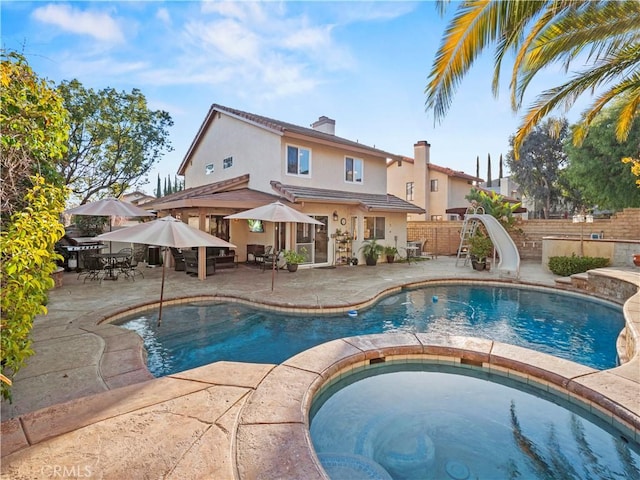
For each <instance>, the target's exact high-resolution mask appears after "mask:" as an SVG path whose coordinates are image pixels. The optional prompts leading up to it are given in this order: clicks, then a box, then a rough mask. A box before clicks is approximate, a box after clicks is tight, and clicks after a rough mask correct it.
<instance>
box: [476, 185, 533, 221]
mask: <svg viewBox="0 0 640 480" xmlns="http://www.w3.org/2000/svg"><path fill="white" fill-rule="evenodd" d="M465 198H466V199H467V200H469V202H471V203H475V204H477V205H479V206H481V207H482V208H483V209H484V213H486V214H487V215H491V216H492V217H495V219H496V220H498V221H499V222H500V223H501V224H502V226H503V227H504V228H506V229H509V228H511V227H513V226H514V225H515V223H516V218H515V217H514V216H513V212H515V211H516V210H517V209H518V208H520V205H521V204H520V203H511V202H509V201H508V200H505V199H504V197H503V196H502V195H500V194H499V193H497V192H494V191H491V192H489V193H487V192H483V191H482V190H478V189H476V188H472V189H471V191H470V192H469V194H468V195H466V196H465Z"/></svg>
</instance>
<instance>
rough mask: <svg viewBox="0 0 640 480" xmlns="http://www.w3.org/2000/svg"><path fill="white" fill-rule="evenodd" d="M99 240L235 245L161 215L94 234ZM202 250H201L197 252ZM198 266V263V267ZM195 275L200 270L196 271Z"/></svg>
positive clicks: (162, 290) (152, 243) (198, 245)
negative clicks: (146, 220)
mask: <svg viewBox="0 0 640 480" xmlns="http://www.w3.org/2000/svg"><path fill="white" fill-rule="evenodd" d="M96 238H97V239H99V240H113V241H120V242H132V243H142V244H146V245H158V246H160V247H174V248H190V247H225V248H237V247H236V246H235V245H234V244H232V243H229V242H227V241H225V240H223V239H221V238H218V237H214V236H213V235H209V234H208V233H206V232H203V231H202V230H198V229H197V228H193V227H190V226H189V225H187V224H186V223H184V222H182V221H180V220H178V219H176V218H173V217H172V216H167V217H162V218H159V219H157V220H153V221H151V222H146V223H141V224H139V225H134V226H132V227H126V228H123V229H121V230H117V231H115V232H109V233H103V234H102V235H98V236H97V237H96ZM201 253H202V252H201ZM166 263H167V262H166V258H165V259H164V261H163V262H162V285H161V287H160V312H159V314H158V325H160V322H161V320H162V299H163V296H164V274H165V265H166ZM198 270H200V266H199V267H198ZM198 278H202V277H201V276H200V272H198Z"/></svg>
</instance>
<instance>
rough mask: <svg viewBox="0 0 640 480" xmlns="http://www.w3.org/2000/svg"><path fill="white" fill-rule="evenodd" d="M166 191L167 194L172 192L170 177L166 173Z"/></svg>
mask: <svg viewBox="0 0 640 480" xmlns="http://www.w3.org/2000/svg"><path fill="white" fill-rule="evenodd" d="M167 191H168V192H169V195H171V194H172V193H173V188H172V187H171V177H170V176H168V175H167Z"/></svg>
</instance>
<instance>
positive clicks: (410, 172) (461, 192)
mask: <svg viewBox="0 0 640 480" xmlns="http://www.w3.org/2000/svg"><path fill="white" fill-rule="evenodd" d="M435 179H437V180H438V191H437V192H431V191H430V190H431V183H430V182H427V181H426V179H424V180H423V179H422V176H421V175H418V173H417V171H416V168H415V164H414V163H413V162H402V165H400V166H399V165H398V164H397V163H395V162H394V163H393V164H391V165H389V166H388V167H387V191H388V192H389V193H390V194H392V195H395V196H396V197H399V198H402V199H404V200H406V198H405V197H406V184H407V183H408V182H414V200H413V201H411V203H413V204H414V205H417V206H419V207H421V208H424V209H425V210H427V214H426V217H427V220H431V216H432V215H440V216H442V219H443V220H448V219H449V218H448V215H447V213H446V210H447V209H448V208H451V207H464V206H466V205H468V204H469V201H468V200H466V199H465V198H464V197H465V195H468V194H469V191H470V190H471V187H472V185H470V184H469V183H468V182H467V180H465V179H462V178H456V177H449V176H448V175H447V174H446V173H442V172H439V171H436V170H435V169H433V168H431V169H429V180H435ZM426 199H428V202H427V201H426ZM424 219H425V215H418V214H409V215H408V216H407V220H408V221H422V220H424Z"/></svg>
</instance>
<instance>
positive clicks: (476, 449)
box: [309, 362, 640, 480]
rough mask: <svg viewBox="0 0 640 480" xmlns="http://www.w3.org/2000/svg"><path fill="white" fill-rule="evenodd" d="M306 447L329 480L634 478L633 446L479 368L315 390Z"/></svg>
mask: <svg viewBox="0 0 640 480" xmlns="http://www.w3.org/2000/svg"><path fill="white" fill-rule="evenodd" d="M309 416H310V434H311V439H312V442H313V445H314V448H315V450H316V453H317V455H318V458H319V460H320V461H321V463H322V465H323V467H324V469H325V470H326V472H327V473H328V475H329V476H330V477H331V478H335V479H342V478H356V477H357V478H368V479H378V480H390V479H394V480H395V479H397V480H400V479H412V478H416V479H417V478H420V479H432V478H433V479H454V480H465V479H472V478H505V479H507V478H527V479H529V478H530V479H549V478H558V479H560V478H562V479H592V478H598V479H612V480H613V479H619V478H629V479H630V478H640V446H639V445H638V444H637V443H635V442H633V441H631V440H630V439H629V438H626V437H624V436H622V435H621V434H620V432H618V431H616V430H614V429H613V428H611V426H610V425H609V424H607V423H605V422H603V421H602V419H600V418H598V417H596V416H594V415H593V414H591V413H589V412H588V411H587V410H585V409H583V408H582V406H580V405H578V404H577V403H576V402H569V401H567V400H564V399H561V398H560V397H557V396H554V395H552V394H550V393H548V392H545V391H543V390H539V389H537V388H534V387H531V386H529V385H527V384H526V383H522V382H517V381H514V380H513V379H510V378H508V377H507V376H499V375H494V374H492V373H489V372H488V371H486V370H483V369H481V368H478V369H471V368H459V367H454V366H446V365H436V364H429V363H408V364H407V363H394V362H389V363H387V364H377V365H371V366H368V367H366V368H364V369H360V370H357V371H356V372H355V373H352V374H350V375H347V376H344V377H342V378H341V379H340V380H338V381H337V382H335V383H333V384H331V385H330V386H329V387H327V388H324V389H323V390H321V391H320V392H319V393H318V394H317V395H316V396H315V397H314V399H313V404H312V407H311V412H310V415H309Z"/></svg>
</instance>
